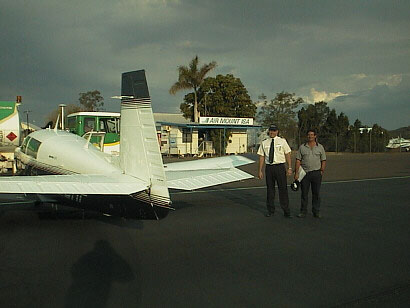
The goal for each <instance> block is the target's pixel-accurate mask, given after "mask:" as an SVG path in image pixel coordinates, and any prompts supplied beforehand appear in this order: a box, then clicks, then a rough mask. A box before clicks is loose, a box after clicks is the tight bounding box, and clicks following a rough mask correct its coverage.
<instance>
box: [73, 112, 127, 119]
mask: <svg viewBox="0 0 410 308" xmlns="http://www.w3.org/2000/svg"><path fill="white" fill-rule="evenodd" d="M76 115H83V116H97V117H118V118H119V117H120V113H119V112H106V111H80V112H75V113H70V114H69V115H68V116H67V117H68V118H69V117H73V116H76Z"/></svg>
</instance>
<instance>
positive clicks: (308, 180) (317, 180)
mask: <svg viewBox="0 0 410 308" xmlns="http://www.w3.org/2000/svg"><path fill="white" fill-rule="evenodd" d="M321 184H322V174H321V173H320V170H315V171H310V172H308V173H306V175H305V177H304V178H303V179H302V182H300V188H301V191H302V199H301V201H302V202H301V207H300V212H301V213H304V214H306V213H307V207H308V201H309V199H308V196H309V188H310V186H312V212H313V214H319V211H320V196H319V193H320V185H321Z"/></svg>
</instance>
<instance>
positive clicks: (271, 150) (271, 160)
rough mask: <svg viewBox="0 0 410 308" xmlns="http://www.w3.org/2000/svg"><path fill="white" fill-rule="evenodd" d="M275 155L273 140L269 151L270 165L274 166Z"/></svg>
mask: <svg viewBox="0 0 410 308" xmlns="http://www.w3.org/2000/svg"><path fill="white" fill-rule="evenodd" d="M273 154H275V139H273V138H272V142H271V143H270V149H269V163H270V164H273Z"/></svg>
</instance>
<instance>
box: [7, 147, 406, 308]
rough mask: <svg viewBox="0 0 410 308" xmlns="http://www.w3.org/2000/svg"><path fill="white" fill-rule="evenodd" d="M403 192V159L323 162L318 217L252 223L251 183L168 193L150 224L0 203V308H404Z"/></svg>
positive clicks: (259, 183) (256, 196)
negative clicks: (169, 204) (168, 202)
mask: <svg viewBox="0 0 410 308" xmlns="http://www.w3.org/2000/svg"><path fill="white" fill-rule="evenodd" d="M251 157H252V158H256V156H251ZM243 170H245V171H248V172H251V173H252V174H254V175H256V174H257V172H256V171H257V164H252V165H248V166H244V167H243ZM289 182H290V179H289ZM409 184H410V155H409V153H392V154H343V155H341V154H329V155H328V167H327V170H326V173H325V176H324V178H323V185H322V190H321V193H322V211H321V213H322V214H323V216H324V218H323V219H320V220H318V219H315V218H313V217H312V215H311V214H310V215H308V217H306V218H304V219H299V218H293V219H286V218H284V217H283V214H282V211H281V209H280V207H279V206H278V203H277V208H276V213H275V215H274V216H273V217H269V218H266V217H264V215H263V214H264V212H265V195H266V189H265V187H264V181H263V180H257V179H252V180H248V181H244V182H238V183H230V184H226V185H222V186H217V187H211V188H208V189H205V190H199V191H197V192H181V191H172V192H171V197H172V200H173V206H174V207H175V208H176V211H173V212H171V213H170V214H169V215H168V217H166V218H165V219H163V220H160V221H136V220H124V219H120V218H114V217H105V216H102V215H100V214H97V213H87V215H86V217H85V219H82V215H81V213H80V212H79V211H78V210H76V209H71V208H64V207H63V208H60V209H59V211H58V212H57V213H54V212H53V211H52V210H51V209H50V208H49V207H47V206H37V207H36V206H33V205H32V204H31V202H29V201H28V202H27V204H26V203H25V202H26V201H25V200H23V199H22V198H21V197H19V198H20V199H19V198H17V197H15V196H7V195H0V202H1V201H2V202H3V203H5V202H9V204H8V205H3V206H2V207H1V208H0V307H205V306H206V307H408V304H409V303H410V223H409V221H410V201H409V197H410V194H409ZM289 197H290V206H291V210H292V213H293V214H297V213H298V210H299V206H300V192H293V191H291V190H289ZM10 202H17V204H14V205H12V204H10Z"/></svg>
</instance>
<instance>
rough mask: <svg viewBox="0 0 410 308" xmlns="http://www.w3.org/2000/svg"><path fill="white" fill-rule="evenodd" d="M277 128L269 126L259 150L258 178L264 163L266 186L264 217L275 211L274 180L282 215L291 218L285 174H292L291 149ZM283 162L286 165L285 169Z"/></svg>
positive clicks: (261, 176) (261, 173)
mask: <svg viewBox="0 0 410 308" xmlns="http://www.w3.org/2000/svg"><path fill="white" fill-rule="evenodd" d="M278 133H279V130H278V127H277V126H276V125H275V124H272V125H271V126H270V127H269V133H268V134H269V138H268V139H265V140H263V141H262V143H261V145H260V147H259V150H258V155H259V179H263V165H264V164H265V165H266V167H265V176H266V187H267V198H266V207H267V210H268V211H267V213H266V215H265V216H266V217H270V216H272V215H273V213H274V212H275V205H274V199H275V181H276V182H277V183H278V189H279V203H280V206H281V207H282V209H283V212H284V215H285V217H287V218H291V217H292V216H291V214H290V209H289V196H288V186H287V181H286V174H287V175H288V176H291V175H292V168H291V165H292V164H291V158H290V153H291V149H290V147H289V145H288V143H287V142H286V139H284V138H281V137H279V136H278ZM285 162H286V163H287V165H288V168H287V171H286V167H285Z"/></svg>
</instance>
